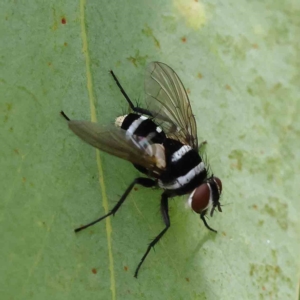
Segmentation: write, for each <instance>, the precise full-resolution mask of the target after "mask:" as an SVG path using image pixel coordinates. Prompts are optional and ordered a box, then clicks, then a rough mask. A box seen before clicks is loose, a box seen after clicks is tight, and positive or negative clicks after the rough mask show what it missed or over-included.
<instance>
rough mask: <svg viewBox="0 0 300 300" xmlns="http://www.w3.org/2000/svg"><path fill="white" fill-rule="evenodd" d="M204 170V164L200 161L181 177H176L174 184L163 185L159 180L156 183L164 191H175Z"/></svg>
mask: <svg viewBox="0 0 300 300" xmlns="http://www.w3.org/2000/svg"><path fill="white" fill-rule="evenodd" d="M204 169H205V165H204V162H203V161H202V162H201V163H200V164H199V165H197V166H196V167H194V168H193V169H192V170H190V171H189V172H188V173H186V174H185V175H183V176H180V177H178V178H177V179H176V180H175V181H174V182H172V183H170V184H166V185H164V184H163V183H162V182H161V181H160V180H159V181H158V185H159V186H160V187H161V188H163V189H166V190H176V189H179V188H180V187H182V186H183V185H186V184H188V183H189V182H190V181H191V180H192V179H193V178H194V177H195V176H196V175H198V174H199V173H201V172H202V171H203V170H204Z"/></svg>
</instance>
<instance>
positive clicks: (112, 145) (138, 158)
mask: <svg viewBox="0 0 300 300" xmlns="http://www.w3.org/2000/svg"><path fill="white" fill-rule="evenodd" d="M68 124H69V128H70V129H71V130H72V131H73V132H74V133H75V134H76V135H77V136H79V137H80V138H81V139H82V140H83V141H85V142H86V143H88V144H90V145H92V146H94V147H95V148H98V149H100V150H102V151H104V152H107V153H109V154H111V155H114V156H117V157H119V158H122V159H125V160H128V161H130V162H131V163H133V164H137V165H140V166H143V167H145V168H146V169H148V170H149V172H150V175H153V173H155V174H159V173H160V171H161V170H160V169H158V168H157V166H156V163H157V161H156V158H155V156H153V155H151V153H149V151H147V147H149V141H148V140H147V138H144V137H139V136H135V135H129V136H128V135H126V131H125V130H123V129H121V128H117V127H115V126H111V127H109V126H107V127H104V126H100V125H99V124H97V123H92V122H88V121H76V120H70V121H69V122H68ZM156 176H157V175H156Z"/></svg>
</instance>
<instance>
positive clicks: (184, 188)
mask: <svg viewBox="0 0 300 300" xmlns="http://www.w3.org/2000/svg"><path fill="white" fill-rule="evenodd" d="M163 145H164V147H165V149H166V161H167V170H166V172H165V173H164V174H162V176H161V178H160V180H159V182H158V183H159V186H160V187H161V188H163V189H165V190H168V191H170V194H174V195H183V194H186V193H189V192H191V191H193V190H194V189H195V188H196V187H198V186H199V185H200V184H202V183H203V182H204V181H205V180H206V178H207V170H206V166H205V164H204V162H203V161H202V158H201V157H200V155H199V153H198V152H197V151H196V150H194V149H193V148H192V147H191V146H189V145H183V144H181V143H180V142H178V141H174V140H171V139H166V141H165V143H164V144H163Z"/></svg>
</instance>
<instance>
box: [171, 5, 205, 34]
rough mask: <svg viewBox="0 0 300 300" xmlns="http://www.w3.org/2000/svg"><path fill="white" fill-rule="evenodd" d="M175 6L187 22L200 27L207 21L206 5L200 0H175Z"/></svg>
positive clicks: (189, 24)
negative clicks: (199, 0)
mask: <svg viewBox="0 0 300 300" xmlns="http://www.w3.org/2000/svg"><path fill="white" fill-rule="evenodd" d="M173 4H174V8H175V9H176V11H177V12H178V13H179V14H180V15H181V16H182V17H183V18H184V19H185V21H186V24H187V25H188V26H189V27H191V28H193V29H199V28H201V27H203V26H204V25H205V23H206V19H207V18H206V14H205V9H204V5H203V4H202V3H201V2H198V1H185V0H174V2H173Z"/></svg>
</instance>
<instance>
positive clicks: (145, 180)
mask: <svg viewBox="0 0 300 300" xmlns="http://www.w3.org/2000/svg"><path fill="white" fill-rule="evenodd" d="M136 184H140V185H142V186H144V187H153V186H155V185H156V181H154V180H152V179H150V178H144V177H139V178H136V179H134V181H133V182H132V183H131V184H130V185H129V187H128V188H127V189H126V191H125V192H124V194H123V195H122V197H121V199H120V200H119V201H118V203H117V204H116V205H115V206H114V207H113V209H112V210H111V211H110V212H109V213H108V214H106V215H104V216H102V217H101V218H99V219H97V220H95V221H93V222H91V223H89V224H86V225H84V226H81V227H79V228H76V229H75V232H78V231H81V230H83V229H85V228H88V227H90V226H92V225H94V224H96V223H98V222H100V221H102V220H103V219H105V218H107V217H109V216H111V215H114V214H115V213H116V212H117V211H118V209H119V208H120V207H121V205H122V204H123V202H124V201H125V200H126V198H127V196H128V194H129V193H130V192H131V190H132V189H133V187H134V186H135V185H136Z"/></svg>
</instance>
